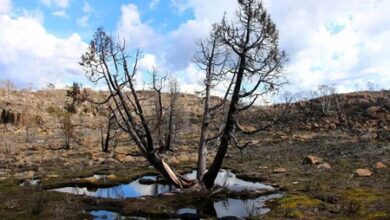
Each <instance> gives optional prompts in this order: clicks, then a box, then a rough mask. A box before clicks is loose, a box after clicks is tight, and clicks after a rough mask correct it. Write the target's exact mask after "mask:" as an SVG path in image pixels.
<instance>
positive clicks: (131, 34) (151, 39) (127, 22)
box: [117, 4, 159, 49]
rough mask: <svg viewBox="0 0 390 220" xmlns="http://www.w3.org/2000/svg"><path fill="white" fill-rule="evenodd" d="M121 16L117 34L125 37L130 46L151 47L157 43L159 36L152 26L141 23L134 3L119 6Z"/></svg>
mask: <svg viewBox="0 0 390 220" xmlns="http://www.w3.org/2000/svg"><path fill="white" fill-rule="evenodd" d="M121 12H122V15H121V18H120V20H119V22H118V25H117V34H118V35H119V36H120V37H121V38H125V39H126V42H127V44H128V45H130V46H131V47H132V48H142V49H144V48H152V47H157V45H159V44H158V43H159V42H158V40H159V36H158V35H157V34H156V33H155V32H154V30H153V28H152V27H150V26H149V25H148V24H146V23H143V22H142V20H141V16H140V14H139V12H138V8H137V6H136V5H134V4H128V5H122V6H121Z"/></svg>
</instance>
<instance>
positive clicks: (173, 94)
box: [164, 76, 179, 150]
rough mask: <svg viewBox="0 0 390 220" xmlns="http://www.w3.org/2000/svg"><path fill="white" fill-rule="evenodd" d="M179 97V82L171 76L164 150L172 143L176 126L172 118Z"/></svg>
mask: <svg viewBox="0 0 390 220" xmlns="http://www.w3.org/2000/svg"><path fill="white" fill-rule="evenodd" d="M178 97H179V83H178V82H177V79H176V77H174V76H171V77H170V79H169V116H168V126H167V130H166V133H165V144H164V150H171V149H172V145H173V143H174V137H175V134H176V126H175V122H174V118H175V115H176V105H177V99H178Z"/></svg>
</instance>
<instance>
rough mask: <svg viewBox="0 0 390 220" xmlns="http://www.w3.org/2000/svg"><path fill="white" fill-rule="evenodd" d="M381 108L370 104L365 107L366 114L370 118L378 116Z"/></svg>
mask: <svg viewBox="0 0 390 220" xmlns="http://www.w3.org/2000/svg"><path fill="white" fill-rule="evenodd" d="M380 110H381V107H380V106H371V107H369V108H367V109H366V115H367V116H368V117H370V118H378V112H379V111H380Z"/></svg>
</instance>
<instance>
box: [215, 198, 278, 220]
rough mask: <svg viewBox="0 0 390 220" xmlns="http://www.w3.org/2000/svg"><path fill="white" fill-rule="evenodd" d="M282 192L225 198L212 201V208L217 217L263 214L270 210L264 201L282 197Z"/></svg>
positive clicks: (243, 216)
mask: <svg viewBox="0 0 390 220" xmlns="http://www.w3.org/2000/svg"><path fill="white" fill-rule="evenodd" d="M282 197H283V195H282V194H272V195H268V196H261V197H259V198H257V199H248V200H241V199H226V200H223V201H218V202H214V209H215V211H216V213H217V217H218V218H221V217H226V216H235V217H241V218H245V217H250V216H256V215H264V214H265V213H267V212H269V211H271V209H269V208H267V207H265V204H264V202H265V201H267V200H270V199H276V198H282Z"/></svg>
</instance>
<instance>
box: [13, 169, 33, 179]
mask: <svg viewBox="0 0 390 220" xmlns="http://www.w3.org/2000/svg"><path fill="white" fill-rule="evenodd" d="M34 174H35V172H34V171H32V170H30V171H25V172H22V173H17V174H15V177H16V178H18V179H32V178H33V177H34Z"/></svg>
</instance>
